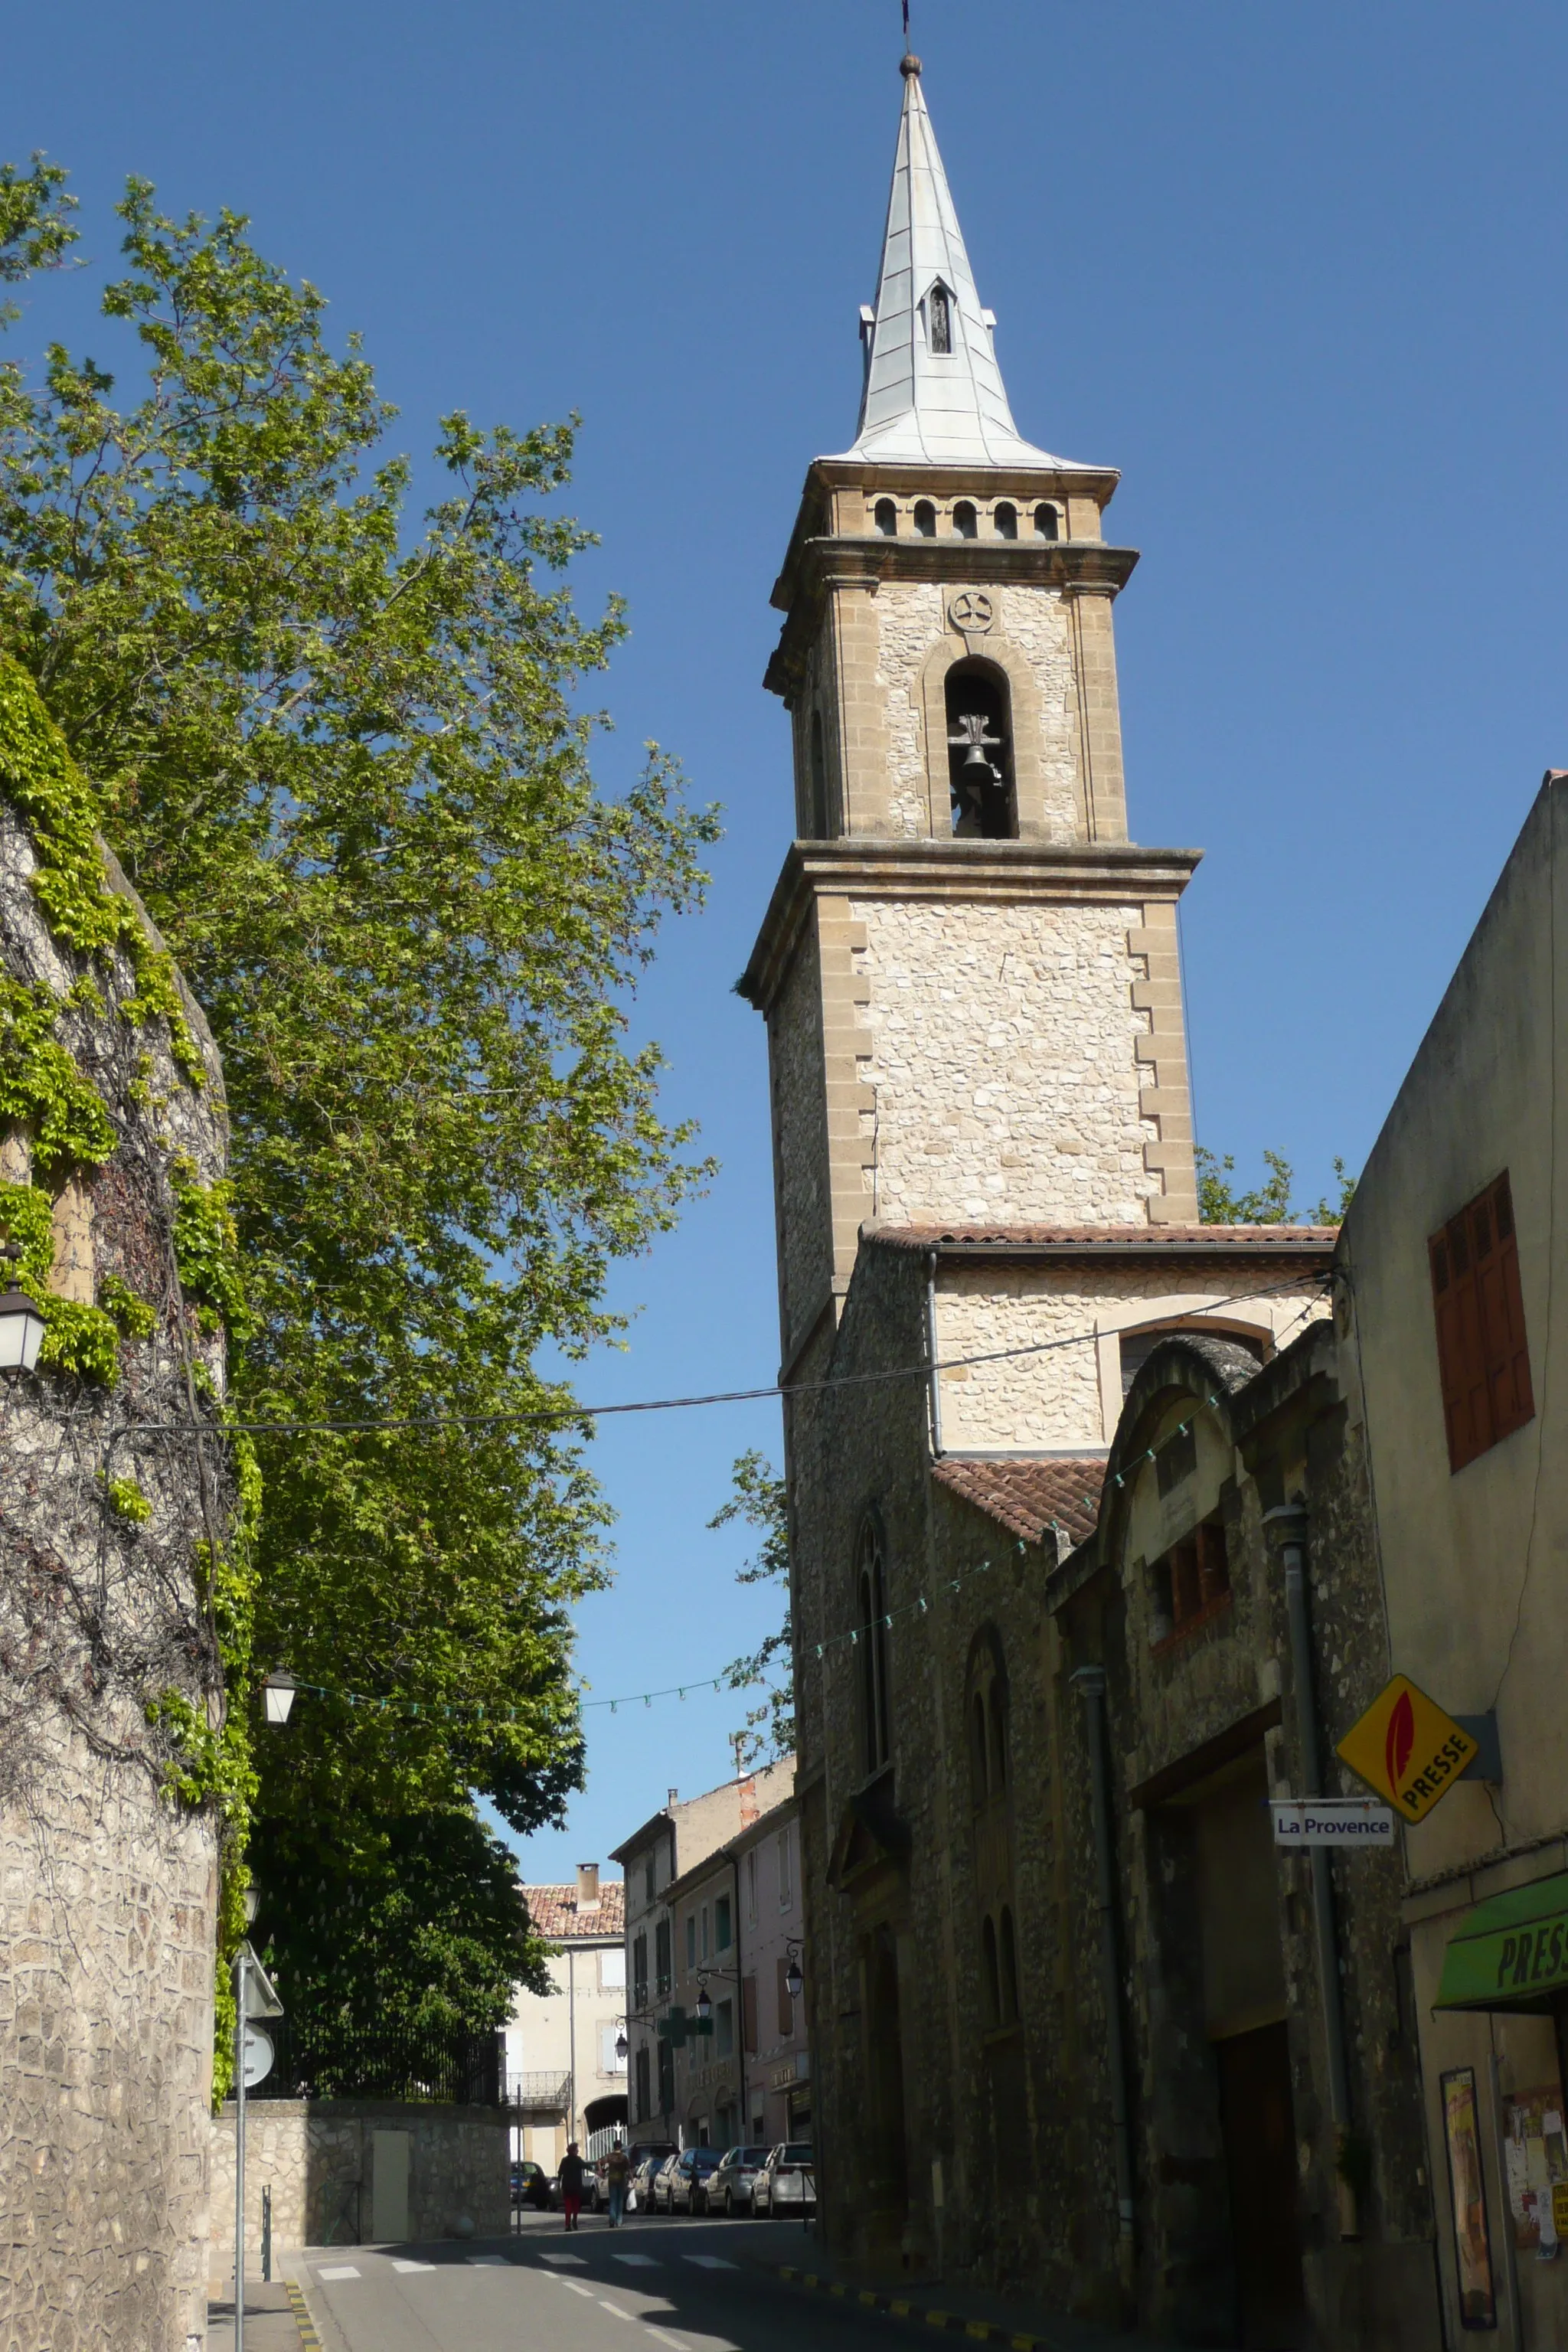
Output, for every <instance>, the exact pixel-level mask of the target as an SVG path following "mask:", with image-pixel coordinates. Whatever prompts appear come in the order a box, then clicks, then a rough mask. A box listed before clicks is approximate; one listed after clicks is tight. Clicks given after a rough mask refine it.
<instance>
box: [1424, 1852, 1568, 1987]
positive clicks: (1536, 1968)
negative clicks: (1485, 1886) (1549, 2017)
mask: <svg viewBox="0 0 1568 2352" xmlns="http://www.w3.org/2000/svg"><path fill="white" fill-rule="evenodd" d="M1563 1990H1568V1872H1564V1873H1563V1874H1562V1875H1560V1876H1559V1877H1556V1878H1537V1879H1535V1880H1533V1881H1532V1882H1531V1885H1528V1886H1515V1887H1510V1890H1509V1892H1508V1893H1507V1894H1506V1895H1493V1896H1492V1898H1491V1900H1490V1902H1489V1903H1478V1904H1477V1906H1476V1907H1475V1909H1474V1910H1473V1911H1472V1912H1470V1913H1469V1914H1468V1916H1467V1917H1466V1918H1465V1920H1464V1922H1463V1923H1462V1925H1461V1926H1460V1927H1458V1929H1456V1931H1455V1933H1454V1934H1453V1935H1452V1936H1451V1937H1449V1939H1448V1948H1447V1952H1445V1954H1444V1955H1443V1981H1442V1983H1441V1984H1440V1985H1439V1986H1438V1988H1437V2001H1436V2006H1437V2007H1438V2008H1439V2009H1533V2010H1542V2011H1544V2010H1549V2009H1550V2008H1551V2007H1552V1995H1553V1994H1554V1993H1556V1992H1559V1991H1563Z"/></svg>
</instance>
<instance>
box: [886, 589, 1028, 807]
mask: <svg viewBox="0 0 1568 2352" xmlns="http://www.w3.org/2000/svg"><path fill="white" fill-rule="evenodd" d="M971 659H977V660H980V661H985V662H989V663H990V664H991V666H992V667H993V668H994V669H997V670H1000V671H1001V673H1002V676H1003V677H1004V679H1005V682H1006V686H1007V690H1008V693H1009V695H1010V697H1011V698H1012V705H1013V793H1014V801H1015V804H1016V809H1017V814H1018V839H1019V840H1020V841H1049V840H1051V839H1053V838H1054V837H1056V835H1055V833H1054V831H1053V828H1052V826H1051V824H1050V823H1049V821H1048V819H1047V814H1046V798H1045V776H1044V771H1043V762H1042V761H1041V757H1040V747H1041V742H1042V739H1043V733H1044V712H1043V709H1042V707H1041V703H1040V691H1039V688H1038V685H1037V682H1036V678H1035V673H1034V669H1033V667H1032V665H1031V664H1030V662H1029V660H1028V658H1027V656H1026V655H1025V654H1024V653H1022V652H1021V651H1020V649H1019V648H1018V647H1017V646H1015V645H1013V644H1011V643H1009V641H1008V639H1007V638H1005V636H1003V635H1001V633H1000V632H999V631H998V630H994V629H992V630H988V631H987V632H986V633H985V635H977V634H975V635H970V636H968V637H964V636H961V635H959V633H958V631H957V630H956V629H950V630H947V631H944V633H943V634H942V636H940V637H939V638H938V639H937V641H936V643H935V644H934V645H933V646H931V651H930V652H929V653H928V654H927V656H926V657H925V660H924V661H923V662H922V663H921V667H920V671H919V674H918V676H917V677H916V679H915V683H914V686H913V688H912V689H911V693H912V698H913V700H914V702H915V705H916V708H917V709H919V711H920V713H921V727H922V733H923V738H924V753H925V776H926V795H927V814H928V822H929V824H930V827H931V837H932V839H933V840H936V841H946V840H947V839H949V838H950V837H951V835H952V824H951V821H950V818H949V814H948V810H949V801H948V783H947V703H946V687H947V674H948V672H949V670H950V669H952V668H954V667H956V665H957V664H958V663H959V662H962V661H968V660H971Z"/></svg>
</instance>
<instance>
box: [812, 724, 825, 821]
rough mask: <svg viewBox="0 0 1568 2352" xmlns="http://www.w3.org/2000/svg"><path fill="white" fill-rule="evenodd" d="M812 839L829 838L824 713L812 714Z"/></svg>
mask: <svg viewBox="0 0 1568 2352" xmlns="http://www.w3.org/2000/svg"><path fill="white" fill-rule="evenodd" d="M811 838H812V840H813V841H826V838H827V753H826V750H825V748H824V745H823V740H822V713H821V711H820V710H814V711H813V712H812V714H811Z"/></svg>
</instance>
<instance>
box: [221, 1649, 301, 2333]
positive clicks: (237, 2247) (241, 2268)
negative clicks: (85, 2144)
mask: <svg viewBox="0 0 1568 2352" xmlns="http://www.w3.org/2000/svg"><path fill="white" fill-rule="evenodd" d="M294 1690H295V1684H294V1677H293V1675H291V1674H289V1672H288V1670H287V1668H286V1667H275V1668H274V1669H273V1671H272V1673H271V1674H269V1675H268V1676H267V1678H266V1680H265V1681H264V1682H263V1684H262V1685H261V1696H262V1701H263V1706H264V1708H265V1713H266V1719H267V1721H268V1723H275V1724H279V1725H281V1724H285V1723H287V1722H288V1720H289V1708H290V1707H291V1706H293V1704H294ZM260 1906H261V1894H260V1890H259V1888H258V1887H256V1886H254V1885H252V1886H247V1888H246V1890H245V1924H246V1927H247V1930H248V1929H249V1928H251V1927H254V1926H255V1925H256V1915H257V1912H258V1910H259V1908H260ZM282 2014H283V2004H282V2002H281V2001H280V2000H279V1998H278V1995H277V1994H276V1993H275V1992H274V1990H272V1985H271V1982H270V1980H269V1979H268V1974H267V1971H266V1969H264V1968H263V1967H262V1965H261V1963H260V1961H259V1960H258V1958H257V1957H256V1954H255V1953H254V1952H253V1951H252V1950H251V1948H250V1942H249V1937H248V1935H246V1936H242V1937H240V1940H239V1949H238V1950H237V1952H236V1954H235V1956H234V2352H245V2089H246V2083H245V2075H246V2062H247V2058H248V2056H249V2051H248V2049H247V2042H248V2041H249V2032H250V2021H251V2020H252V2018H253V2017H281V2016H282ZM260 2054H261V2055H262V2056H263V2057H264V2058H265V2061H266V2063H265V2064H264V2065H263V2066H262V2068H261V2070H260V2072H259V2073H258V2075H257V2078H256V2079H257V2081H258V2082H260V2081H261V2079H262V2077H263V2075H265V2074H266V2073H267V2071H268V2068H269V2067H270V2065H271V2063H272V2056H271V2051H270V2047H269V2045H268V2043H267V2042H266V2040H265V2037H262V2040H261V2053H260Z"/></svg>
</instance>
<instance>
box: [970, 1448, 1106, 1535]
mask: <svg viewBox="0 0 1568 2352" xmlns="http://www.w3.org/2000/svg"><path fill="white" fill-rule="evenodd" d="M931 1475H932V1476H933V1477H934V1478H935V1479H936V1481H937V1484H938V1485H939V1486H945V1487H946V1488H947V1489H948V1491H949V1493H950V1494H954V1495H961V1496H963V1500H964V1501H965V1502H966V1503H973V1505H974V1507H975V1508H976V1509H977V1510H982V1511H984V1513H985V1514H986V1516H987V1517H989V1518H993V1519H995V1520H997V1521H998V1522H999V1524H1000V1525H1001V1526H1003V1527H1005V1528H1006V1530H1007V1532H1008V1534H1009V1535H1013V1536H1022V1538H1024V1541H1025V1542H1026V1543H1038V1542H1039V1540H1040V1538H1041V1537H1042V1536H1044V1535H1045V1534H1047V1531H1048V1530H1049V1528H1050V1526H1051V1523H1052V1521H1053V1520H1054V1521H1056V1522H1057V1524H1058V1526H1060V1527H1063V1528H1066V1529H1067V1531H1068V1535H1069V1536H1070V1537H1071V1538H1072V1541H1073V1542H1074V1543H1079V1542H1081V1541H1082V1539H1083V1538H1084V1537H1085V1536H1088V1535H1092V1534H1093V1532H1094V1528H1095V1522H1096V1520H1097V1518H1098V1517H1099V1510H1100V1486H1101V1485H1102V1484H1103V1482H1104V1478H1105V1457H1104V1455H1103V1454H1081V1455H1076V1454H1075V1455H1063V1454H1055V1455H1053V1456H1051V1458H1050V1459H1049V1460H1047V1461H1033V1462H1030V1461H1002V1462H997V1461H984V1460H977V1459H975V1458H974V1457H973V1456H970V1455H965V1454H943V1456H942V1460H941V1461H940V1462H938V1463H937V1464H936V1465H934V1467H933V1469H932V1472H931ZM1063 1549H1067V1547H1065V1546H1064V1547H1063Z"/></svg>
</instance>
